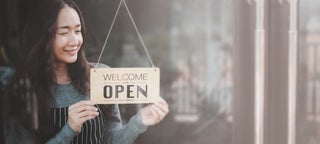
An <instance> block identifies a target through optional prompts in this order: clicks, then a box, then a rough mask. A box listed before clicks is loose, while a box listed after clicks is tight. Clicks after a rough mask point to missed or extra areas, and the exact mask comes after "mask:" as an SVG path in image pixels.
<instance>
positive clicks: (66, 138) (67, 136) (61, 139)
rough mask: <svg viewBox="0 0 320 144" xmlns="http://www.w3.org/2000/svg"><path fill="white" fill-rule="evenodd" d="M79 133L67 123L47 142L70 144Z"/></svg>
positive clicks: (48, 143)
mask: <svg viewBox="0 0 320 144" xmlns="http://www.w3.org/2000/svg"><path fill="white" fill-rule="evenodd" d="M77 134H78V133H77V132H76V131H74V130H73V129H72V128H71V127H70V126H69V124H68V123H67V124H65V125H64V126H63V128H62V130H61V131H60V132H59V133H58V134H57V135H56V136H55V137H53V138H51V139H50V140H49V141H47V142H46V144H70V143H71V141H72V139H73V138H74V137H75V136H76V135H77Z"/></svg>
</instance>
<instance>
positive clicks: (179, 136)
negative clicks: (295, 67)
mask: <svg viewBox="0 0 320 144" xmlns="http://www.w3.org/2000/svg"><path fill="white" fill-rule="evenodd" d="M99 5H100V7H102V6H103V7H108V8H103V9H100V11H105V13H110V12H111V13H112V11H115V10H116V8H115V7H112V6H111V5H109V6H108V5H107V4H102V3H101V4H99ZM84 6H85V5H84ZM113 6H115V5H113ZM128 6H129V9H130V10H131V12H132V14H133V17H134V19H135V21H136V23H137V27H138V28H139V30H140V33H141V34H142V38H143V40H144V42H145V44H146V47H147V49H148V51H149V53H150V55H151V58H152V60H153V62H154V64H155V66H157V67H160V69H161V96H162V97H163V98H164V99H166V100H167V101H168V102H169V104H170V114H169V115H168V116H167V117H166V119H165V120H164V121H163V122H162V123H160V124H159V125H157V126H155V127H149V128H148V131H147V132H146V133H144V134H142V135H141V136H140V137H139V138H138V140H137V143H139V144H150V143H154V144H168V143H170V144H171V143H174V144H212V143H220V144H232V137H233V136H232V132H233V112H232V98H233V96H232V95H233V94H232V89H233V86H232V67H233V66H232V61H233V60H232V59H233V55H232V51H233V27H234V25H233V20H234V18H233V3H232V0H223V1H221V0H197V1H195V0H165V1H157V0H140V1H134V2H130V1H128ZM98 7H99V6H98ZM95 9H97V7H95ZM89 12H91V13H95V11H88V13H87V15H90V13H89ZM92 15H95V16H99V17H98V18H97V19H100V20H96V21H101V19H105V17H104V15H103V14H92ZM109 21H110V23H111V19H110V20H109ZM90 22H91V23H95V22H94V20H93V21H92V20H91V21H90ZM90 22H89V23H90ZM101 22H102V21H101ZM99 24H100V25H102V24H101V23H100V22H99ZM104 24H105V25H109V22H104ZM88 26H89V28H88V31H89V32H90V30H91V31H94V32H95V33H98V34H99V35H104V34H103V33H105V32H104V31H101V28H100V29H97V27H96V26H95V25H90V24H88ZM90 26H91V27H90ZM89 35H90V34H89ZM94 38H96V39H95V41H93V42H97V43H94V44H92V43H88V44H87V46H88V47H89V48H88V55H89V58H88V59H89V60H90V61H96V57H97V55H98V53H99V52H100V51H99V50H100V48H98V49H97V48H92V46H94V45H100V46H102V45H103V43H102V42H103V40H104V37H102V38H101V39H100V38H99V37H97V36H91V39H94ZM102 62H103V63H106V64H108V65H110V66H112V67H146V66H150V63H149V61H148V59H147V57H146V54H145V53H144V50H143V47H142V46H141V43H140V41H139V39H138V36H137V34H136V32H135V31H134V28H133V25H132V24H131V21H130V19H129V16H128V15H127V13H126V11H125V10H124V8H123V9H122V11H120V14H119V17H118V20H117V22H116V23H115V27H114V30H113V32H112V33H111V36H110V41H109V43H108V45H107V48H106V50H105V52H104V55H103V56H102ZM139 107H140V105H120V108H121V110H122V115H123V118H124V120H127V118H129V117H130V115H131V114H133V113H134V112H132V111H136V110H137V109H138V108H139Z"/></svg>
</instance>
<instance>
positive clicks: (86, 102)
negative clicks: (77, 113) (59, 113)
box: [69, 101, 94, 111]
mask: <svg viewBox="0 0 320 144" xmlns="http://www.w3.org/2000/svg"><path fill="white" fill-rule="evenodd" d="M83 106H94V102H93V101H80V102H77V103H75V104H73V105H71V106H69V111H72V110H74V109H77V108H79V107H83Z"/></svg>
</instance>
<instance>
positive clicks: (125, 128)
mask: <svg viewBox="0 0 320 144" xmlns="http://www.w3.org/2000/svg"><path fill="white" fill-rule="evenodd" d="M115 110H116V115H115V116H116V117H118V119H120V121H119V122H115V121H111V120H107V121H106V124H105V130H104V136H103V137H104V138H103V141H104V143H105V144H120V143H121V144H132V143H134V141H135V140H136V138H137V137H138V136H139V134H141V133H143V132H145V131H146V129H147V126H145V125H144V124H143V123H142V120H141V115H140V113H137V114H136V115H134V116H133V117H131V119H130V120H129V122H128V123H127V124H126V125H122V123H121V118H120V112H119V106H118V105H115Z"/></svg>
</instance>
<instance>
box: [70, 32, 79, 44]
mask: <svg viewBox="0 0 320 144" xmlns="http://www.w3.org/2000/svg"><path fill="white" fill-rule="evenodd" d="M68 44H69V45H71V46H74V45H77V44H78V39H77V36H76V35H75V33H74V32H72V33H70V35H69V43H68Z"/></svg>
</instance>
